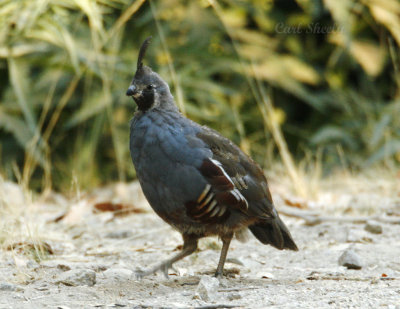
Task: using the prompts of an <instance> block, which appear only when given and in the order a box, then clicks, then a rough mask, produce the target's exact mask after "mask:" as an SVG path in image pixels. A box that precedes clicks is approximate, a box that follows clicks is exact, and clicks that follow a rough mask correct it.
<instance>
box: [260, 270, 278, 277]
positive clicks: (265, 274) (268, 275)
mask: <svg viewBox="0 0 400 309" xmlns="http://www.w3.org/2000/svg"><path fill="white" fill-rule="evenodd" d="M257 277H258V278H262V279H274V278H275V277H274V275H273V274H271V273H267V272H265V271H262V272H258V273H257Z"/></svg>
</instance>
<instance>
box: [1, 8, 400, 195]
mask: <svg viewBox="0 0 400 309" xmlns="http://www.w3.org/2000/svg"><path fill="white" fill-rule="evenodd" d="M149 35H153V43H152V45H151V48H150V50H149V53H148V56H147V59H146V61H147V63H148V64H149V65H150V66H152V67H153V69H154V70H156V71H157V72H159V73H160V74H161V75H162V76H163V77H164V78H165V79H166V80H167V81H168V83H169V84H170V85H171V89H172V91H173V93H174V96H175V98H176V100H177V103H178V105H179V107H180V108H181V111H182V112H183V113H185V114H187V115H188V116H189V117H190V118H192V119H194V120H196V121H198V122H200V123H203V124H207V125H209V126H211V127H213V128H215V129H217V130H219V131H220V132H222V133H223V134H224V135H225V136H227V137H229V138H231V139H233V140H234V141H235V142H236V143H238V144H240V146H241V147H242V148H243V149H244V150H245V151H247V152H250V153H252V155H253V156H254V157H255V158H256V160H257V161H258V162H259V163H261V164H262V165H264V166H265V167H269V164H270V163H268V162H271V159H272V158H275V157H276V156H277V155H278V154H280V155H282V156H283V158H284V159H285V157H287V158H288V160H289V161H287V162H289V163H290V162H291V159H290V158H291V157H294V158H295V160H296V161H299V160H302V159H304V158H311V159H312V160H321V162H322V164H323V166H324V170H325V171H329V170H331V169H332V168H333V167H336V166H341V167H345V168H351V169H357V168H365V167H369V166H371V165H372V164H385V165H387V166H389V167H396V166H398V163H399V161H400V156H399V152H400V117H399V116H398V115H399V112H400V59H399V57H400V56H399V55H400V54H399V51H400V48H399V46H400V2H398V1H397V0H362V1H356V0H354V1H353V0H323V1H322V0H297V1H295V0H285V1H272V0H269V1H265V0H247V1H244V0H243V1H239V0H238V1H211V0H210V1H206V0H201V1H200V0H199V1H178V0H168V1H154V0H153V1H152V2H149V1H144V0H142V1H139V0H136V1H128V0H79V1H78V0H76V1H73V0H57V1H55V0H34V1H31V0H18V1H15V0H0V100H1V101H0V102H1V104H0V139H1V146H0V159H1V165H0V166H1V167H0V173H1V174H2V175H3V176H4V177H6V178H11V179H13V178H14V179H17V180H19V181H21V182H23V183H24V184H25V185H27V186H28V185H29V186H30V187H32V188H35V189H43V188H50V187H51V186H54V187H56V188H57V189H62V190H68V189H69V188H71V184H73V185H74V184H76V185H78V186H79V187H90V186H93V185H97V184H99V183H104V182H109V181H115V180H129V179H132V178H134V177H135V175H134V169H133V167H132V164H131V161H130V157H129V151H128V138H129V137H128V134H129V130H128V126H129V119H130V118H131V117H132V114H133V112H134V110H135V104H134V103H133V102H132V101H131V100H130V99H128V98H127V97H125V91H126V89H127V87H128V85H129V83H130V80H131V78H132V76H133V74H134V66H135V62H136V56H137V51H138V47H139V46H140V43H141V42H142V40H143V39H144V38H145V37H147V36H149ZM274 132H275V133H274ZM282 133H283V134H282ZM276 145H277V146H278V147H276ZM316 156H317V157H318V158H315V157H316ZM286 166H287V167H288V168H289V169H290V166H291V165H290V164H286Z"/></svg>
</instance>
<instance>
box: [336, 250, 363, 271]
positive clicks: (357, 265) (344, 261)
mask: <svg viewBox="0 0 400 309" xmlns="http://www.w3.org/2000/svg"><path fill="white" fill-rule="evenodd" d="M339 265H341V266H344V267H347V268H348V269H361V268H362V263H361V259H360V257H359V256H358V254H357V253H355V252H354V251H353V250H352V249H347V250H346V251H344V252H343V254H342V255H341V256H340V257H339Z"/></svg>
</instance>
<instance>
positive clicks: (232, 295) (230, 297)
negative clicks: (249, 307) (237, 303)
mask: <svg viewBox="0 0 400 309" xmlns="http://www.w3.org/2000/svg"><path fill="white" fill-rule="evenodd" d="M227 298H228V300H237V299H241V298H242V296H241V295H240V294H239V293H229V294H228V296H227Z"/></svg>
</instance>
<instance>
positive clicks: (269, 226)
mask: <svg viewBox="0 0 400 309" xmlns="http://www.w3.org/2000/svg"><path fill="white" fill-rule="evenodd" d="M249 229H250V231H251V232H252V233H253V235H254V236H255V237H256V238H257V239H258V240H259V241H261V242H262V243H263V244H265V245H271V246H273V247H275V248H277V249H280V250H282V249H289V250H294V251H298V250H299V249H298V248H297V246H296V244H295V242H294V240H293V238H292V235H290V232H289V230H288V228H287V227H286V225H285V223H283V221H282V220H281V219H280V218H279V217H276V218H275V219H272V220H268V221H267V220H265V221H262V222H259V223H257V224H254V225H251V226H249Z"/></svg>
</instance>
